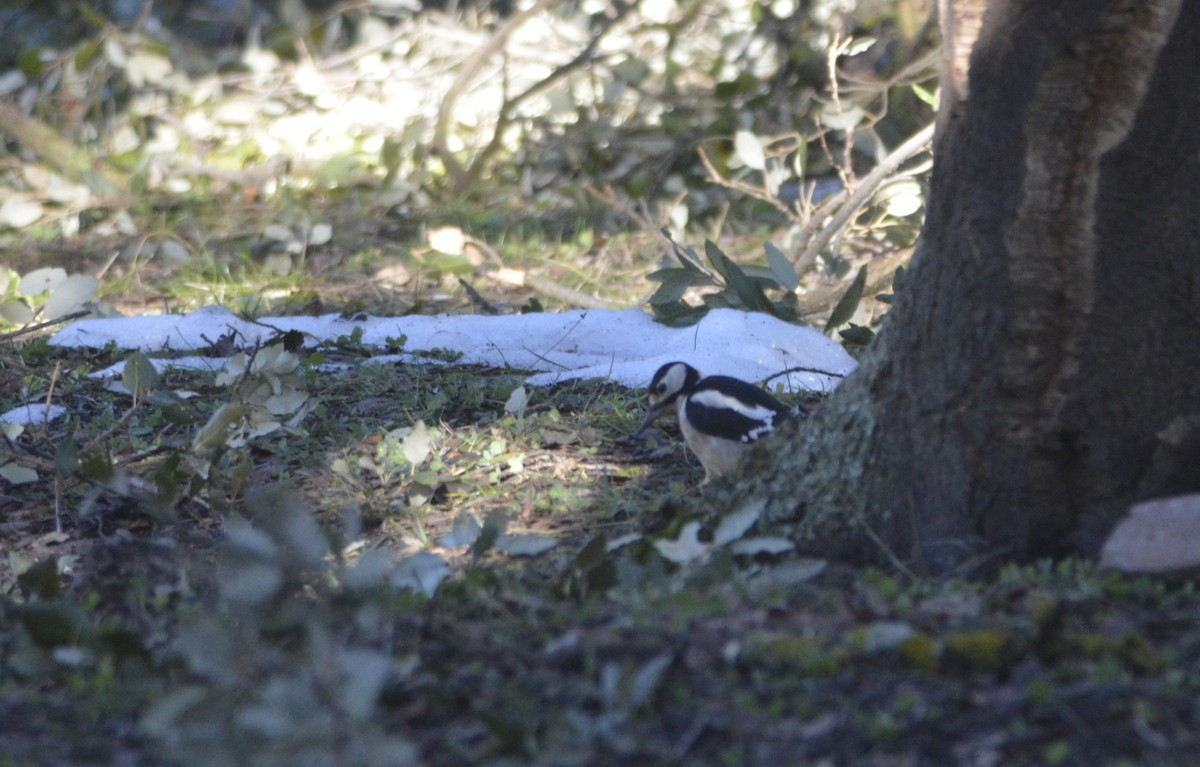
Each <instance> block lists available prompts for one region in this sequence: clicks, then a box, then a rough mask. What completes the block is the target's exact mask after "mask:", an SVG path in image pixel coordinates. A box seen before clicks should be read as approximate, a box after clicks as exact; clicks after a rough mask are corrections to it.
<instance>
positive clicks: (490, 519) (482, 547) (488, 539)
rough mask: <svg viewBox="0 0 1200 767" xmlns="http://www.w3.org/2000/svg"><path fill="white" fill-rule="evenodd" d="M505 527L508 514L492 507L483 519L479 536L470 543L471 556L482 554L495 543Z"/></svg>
mask: <svg viewBox="0 0 1200 767" xmlns="http://www.w3.org/2000/svg"><path fill="white" fill-rule="evenodd" d="M507 527H508V515H507V514H505V513H504V511H503V510H501V509H493V510H492V511H491V512H489V513H488V515H487V518H486V519H484V520H483V529H482V530H480V531H479V537H478V538H476V539H475V542H474V543H473V544H471V556H473V557H480V556H483V554H484V553H485V552H486V551H487V550H488V549H490V548H492V546H494V545H496V539H497V538H499V537H500V536H501V535H503V534H504V530H505V528H507Z"/></svg>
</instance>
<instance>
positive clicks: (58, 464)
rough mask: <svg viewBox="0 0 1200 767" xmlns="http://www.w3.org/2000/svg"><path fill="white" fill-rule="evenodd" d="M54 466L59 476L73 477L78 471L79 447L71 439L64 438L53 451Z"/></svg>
mask: <svg viewBox="0 0 1200 767" xmlns="http://www.w3.org/2000/svg"><path fill="white" fill-rule="evenodd" d="M54 468H55V469H56V470H57V471H58V476H60V477H73V476H75V472H77V471H79V447H78V446H77V445H76V444H75V442H74V441H73V440H69V439H68V440H65V441H64V442H63V443H62V444H61V445H59V446H58V450H56V451H54Z"/></svg>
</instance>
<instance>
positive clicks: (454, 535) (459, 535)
mask: <svg viewBox="0 0 1200 767" xmlns="http://www.w3.org/2000/svg"><path fill="white" fill-rule="evenodd" d="M481 532H483V525H481V524H480V523H479V520H478V519H476V518H475V515H474V514H472V513H470V512H467V511H462V512H459V514H458V516H457V517H455V518H454V527H453V528H452V529H451V530H450V532H448V533H446V534H445V535H443V536H442V537H441V538H440V539H438V545H439V546H441V547H442V548H446V549H457V548H458V547H460V546H470V545H471V544H473V543H475V541H476V540H477V539H478V538H479V534H480V533H481Z"/></svg>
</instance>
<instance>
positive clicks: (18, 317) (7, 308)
mask: <svg viewBox="0 0 1200 767" xmlns="http://www.w3.org/2000/svg"><path fill="white" fill-rule="evenodd" d="M0 318H3V319H4V321H5V322H8V323H10V324H12V325H25V324H27V323H30V322H33V310H32V309H30V308H29V307H28V306H26V305H25V302H23V301H6V302H4V303H3V304H0Z"/></svg>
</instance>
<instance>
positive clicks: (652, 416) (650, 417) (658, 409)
mask: <svg viewBox="0 0 1200 767" xmlns="http://www.w3.org/2000/svg"><path fill="white" fill-rule="evenodd" d="M670 404H671V403H669V402H660V403H658V404H657V405H651V406H650V409H649V410H647V411H646V417H645V418H643V419H642V425H641V426H639V427H638V428H637V431H635V432H634V433H633V436H635V437H637V436H639V435H640V434H641V433H642V432H644V431H645V430H646V427H648V426H649V425H650V424H652V423H654V422H655V421H656V420H658V417H659V416H660V415H662V414H663V413H664V412H666V409H667V408H668V407H669V406H670Z"/></svg>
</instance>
